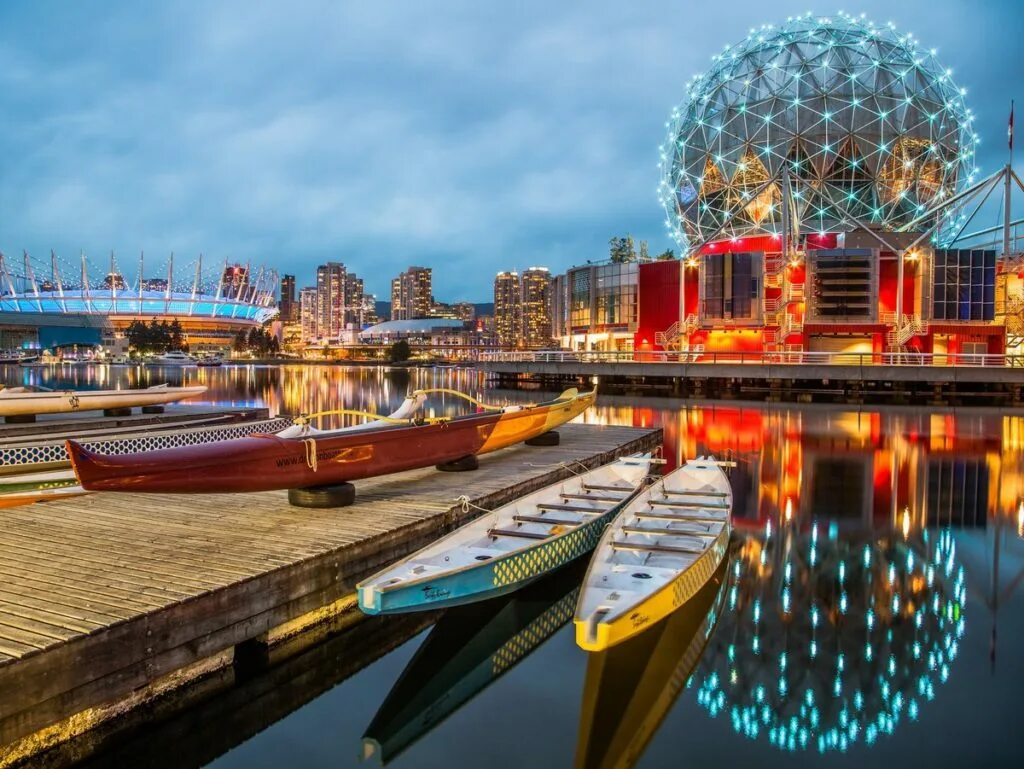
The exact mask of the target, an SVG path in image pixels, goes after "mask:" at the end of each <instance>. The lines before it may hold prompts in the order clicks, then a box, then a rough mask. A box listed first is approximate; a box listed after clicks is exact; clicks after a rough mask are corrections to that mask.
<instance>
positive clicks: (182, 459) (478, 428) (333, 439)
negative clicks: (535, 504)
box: [67, 389, 595, 494]
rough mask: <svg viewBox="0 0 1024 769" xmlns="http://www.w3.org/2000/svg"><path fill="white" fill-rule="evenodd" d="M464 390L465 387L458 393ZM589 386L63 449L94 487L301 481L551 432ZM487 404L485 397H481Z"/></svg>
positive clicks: (208, 489) (425, 461) (460, 453)
mask: <svg viewBox="0 0 1024 769" xmlns="http://www.w3.org/2000/svg"><path fill="white" fill-rule="evenodd" d="M464 397H466V396H464ZM594 398H595V394H594V393H593V392H590V393H582V394H581V393H577V392H576V390H574V389H573V390H567V391H566V392H564V393H562V394H561V395H560V396H558V397H557V398H555V399H554V400H551V401H547V402H545V403H537V404H529V405H520V406H505V407H492V406H486V408H487V409H488V410H486V411H483V412H480V413H475V414H468V415H466V416H460V417H454V418H450V419H449V418H431V419H425V418H421V417H419V416H416V415H413V416H409V417H406V418H393V417H389V416H380V415H376V414H367V413H366V412H360V411H350V410H345V409H342V410H338V411H337V412H327V413H336V414H345V415H358V416H361V417H364V418H367V417H368V418H370V419H371V420H372V421H371V422H369V423H367V424H365V425H359V426H357V427H355V428H348V429H342V430H334V431H324V430H317V429H315V428H313V427H312V426H310V425H309V424H305V425H297V426H296V428H297V429H296V430H294V431H289V432H287V433H279V434H277V435H258V436H250V437H247V438H240V439H238V440H233V441H222V442H219V443H212V444H208V445H203V446H189V447H183V448H174V449H166V450H162V451H150V452H145V453H138V454H128V455H124V456H110V455H103V454H98V453H96V452H93V451H90V450H88V449H86V448H85V447H84V446H82V445H80V444H79V443H77V442H76V441H73V440H69V441H68V444H67V445H68V453H69V454H70V455H71V461H72V464H73V466H74V468H75V473H76V474H77V476H78V479H79V481H80V482H81V483H82V486H83V487H85V488H86V489H89V490H91V491H133V492H168V493H184V494H192V493H221V492H241V491H273V490H277V489H306V488H316V487H323V486H331V485H337V484H341V483H345V482H348V481H353V480H358V479H360V478H369V477H372V476H377V475H386V474H388V473H397V472H401V471H403V470H414V469H417V468H421V467H430V466H431V465H436V464H440V463H447V462H454V461H456V460H460V459H463V458H465V457H468V456H473V455H477V454H485V453H488V452H491V451H497V450H498V449H503V448H505V447H507V446H511V445H514V444H516V443H520V442H522V441H525V440H529V439H531V438H534V437H536V436H538V435H541V434H543V433H546V432H549V431H550V430H553V429H554V428H556V427H558V426H559V425H561V424H563V423H565V422H568V421H569V420H570V419H573V418H574V417H576V416H578V415H579V414H581V413H583V412H584V411H585V410H586V409H587V408H589V407H590V406H591V405H592V404H593V402H594ZM479 405H486V404H479Z"/></svg>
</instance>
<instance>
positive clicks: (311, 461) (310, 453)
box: [302, 438, 319, 473]
mask: <svg viewBox="0 0 1024 769" xmlns="http://www.w3.org/2000/svg"><path fill="white" fill-rule="evenodd" d="M302 445H303V446H305V448H306V464H307V465H309V469H310V470H312V471H313V472H314V473H315V472H316V471H317V470H318V469H319V463H318V462H317V458H316V438H303V439H302Z"/></svg>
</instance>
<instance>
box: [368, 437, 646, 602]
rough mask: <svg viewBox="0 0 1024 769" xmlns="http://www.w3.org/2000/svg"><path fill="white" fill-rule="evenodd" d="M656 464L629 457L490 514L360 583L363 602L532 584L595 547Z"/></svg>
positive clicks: (484, 593)
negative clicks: (602, 533)
mask: <svg viewBox="0 0 1024 769" xmlns="http://www.w3.org/2000/svg"><path fill="white" fill-rule="evenodd" d="M650 465H651V457H650V455H647V454H644V455H640V456H632V457H623V458H622V459H619V460H617V461H615V462H611V463H609V464H607V465H603V466H601V467H599V468H597V469H595V470H590V471H588V472H585V473H581V474H579V475H576V476H573V477H572V478H569V479H568V480H565V481H561V482H559V483H555V484H552V485H550V486H546V487H545V488H543V489H540V490H539V491H535V492H533V493H532V494H527V495H526V496H524V497H521V498H519V499H517V500H516V501H514V502H510V503H509V504H507V505H503V506H502V507H499V508H497V509H496V510H493V511H490V512H487V513H484V514H483V515H482V516H480V517H479V518H477V519H475V520H473V521H471V522H469V523H467V524H466V525H465V526H462V527H461V528H459V529H457V530H456V531H454V532H452V533H451V534H449V535H448V536H446V537H442V538H441V539H439V540H437V541H436V542H434V543H432V544H430V545H428V546H427V547H425V548H423V549H422V550H419V551H418V552H416V553H414V554H413V555H411V556H409V557H407V558H404V559H402V560H401V561H398V563H396V564H393V565H392V566H389V567H388V568H386V569H384V570H383V571H381V572H378V573H377V574H375V575H374V576H372V577H370V578H369V579H367V580H364V581H363V582H361V583H359V584H358V585H357V586H356V590H357V593H358V597H359V608H361V609H362V610H363V611H364V612H366V613H367V614H395V613H400V612H408V611H422V610H425V609H437V608H443V607H448V606H458V605H460V604H465V603H470V602H472V601H480V600H483V599H486V598H493V597H495V596H499V595H504V594H505V593H510V592H512V591H513V590H517V589H519V588H521V587H524V586H525V585H527V584H529V583H530V582H532V581H534V580H535V579H538V578H539V577H542V576H544V575H545V574H547V573H549V572H551V571H553V570H554V569H557V568H558V567H560V566H563V565H564V564H566V563H569V562H570V561H572V560H573V559H575V558H578V557H580V556H581V555H584V554H586V553H589V552H590V551H591V550H592V549H593V548H594V545H595V544H597V541H598V539H599V538H600V537H601V532H602V530H603V529H604V527H605V526H606V525H607V524H608V522H609V521H611V520H612V518H614V517H615V515H616V513H618V511H619V510H620V509H622V507H623V505H624V504H626V502H627V501H628V500H629V499H630V498H631V497H632V496H633V495H634V494H635V493H636V491H637V489H638V488H640V487H641V485H642V484H643V483H644V481H645V480H646V478H647V476H648V474H649V472H650Z"/></svg>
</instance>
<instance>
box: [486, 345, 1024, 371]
mask: <svg viewBox="0 0 1024 769" xmlns="http://www.w3.org/2000/svg"><path fill="white" fill-rule="evenodd" d="M480 360H481V361H482V362H485V363H486V362H495V363H699V364H712V365H713V364H726V363H728V364H737V363H741V364H749V365H776V364H780V363H784V364H801V365H817V366H987V367H996V368H1024V355H1003V354H986V353H916V352H864V353H858V352H805V351H797V350H791V349H787V350H785V351H767V352H705V351H703V350H689V351H681V352H661V351H658V352H645V351H636V352H600V351H589V352H582V351H578V352H574V351H570V350H533V351H501V352H487V353H482V354H481V355H480Z"/></svg>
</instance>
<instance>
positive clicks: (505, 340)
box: [494, 272, 522, 347]
mask: <svg viewBox="0 0 1024 769" xmlns="http://www.w3.org/2000/svg"><path fill="white" fill-rule="evenodd" d="M521 328H522V304H521V300H520V286H519V273H518V272H499V273H498V275H497V277H495V279H494V329H495V332H496V334H497V337H498V344H499V345H501V346H502V347H515V346H516V345H517V344H518V342H519V335H520V329H521Z"/></svg>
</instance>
